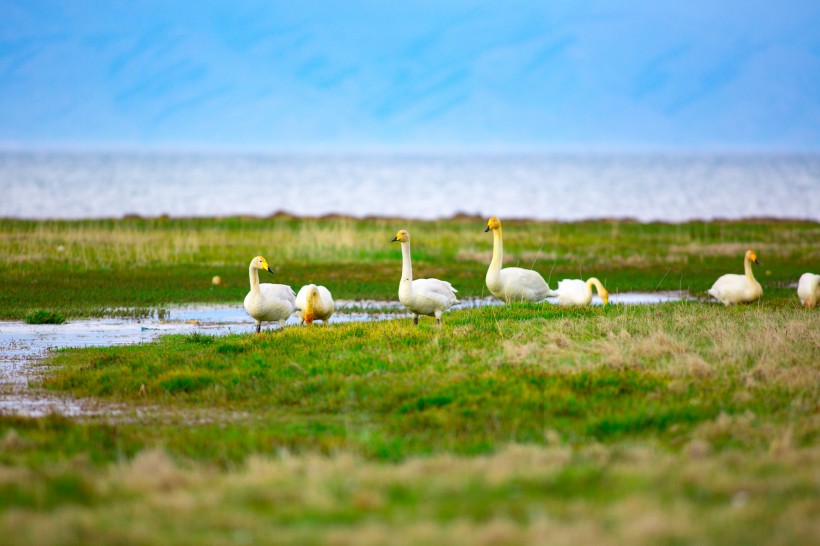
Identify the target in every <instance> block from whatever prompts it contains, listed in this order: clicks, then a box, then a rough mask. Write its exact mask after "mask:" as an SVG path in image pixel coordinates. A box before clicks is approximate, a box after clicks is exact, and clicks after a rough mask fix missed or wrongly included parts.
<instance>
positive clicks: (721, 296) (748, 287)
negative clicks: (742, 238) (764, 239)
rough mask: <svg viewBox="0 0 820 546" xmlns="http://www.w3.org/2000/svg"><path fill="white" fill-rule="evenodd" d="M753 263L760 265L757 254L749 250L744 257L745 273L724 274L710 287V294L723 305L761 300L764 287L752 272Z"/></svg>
mask: <svg viewBox="0 0 820 546" xmlns="http://www.w3.org/2000/svg"><path fill="white" fill-rule="evenodd" d="M752 263H756V264H758V265H760V262H758V261H757V254H755V253H754V252H753V251H751V250H747V251H746V255H745V256H744V257H743V269H744V271H745V274H744V275H735V274H732V273H729V274H726V275H723V276H722V277H720V278H719V279H718V280H716V281H715V284H713V285H712V288H710V289H709V294H710V295H711V296H712V297H713V298H715V299H716V300H718V301H719V302H720V303H722V304H723V305H732V304H735V303H751V302H753V301H757V300H759V299H760V297H761V296H762V295H763V288H762V287H761V286H760V283H759V282H757V280H755V276H754V274H753V273H752Z"/></svg>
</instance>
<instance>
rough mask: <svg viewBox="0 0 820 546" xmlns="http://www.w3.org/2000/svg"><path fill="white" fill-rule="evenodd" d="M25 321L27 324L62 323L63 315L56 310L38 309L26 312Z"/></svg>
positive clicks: (63, 320)
mask: <svg viewBox="0 0 820 546" xmlns="http://www.w3.org/2000/svg"><path fill="white" fill-rule="evenodd" d="M25 321H26V323H27V324H63V323H64V322H65V317H64V316H63V315H62V314H61V313H58V312H57V311H46V310H43V309H38V310H37V311H31V312H30V313H28V314H27V315H26V318H25Z"/></svg>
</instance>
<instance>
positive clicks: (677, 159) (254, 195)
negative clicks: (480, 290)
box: [0, 152, 820, 221]
mask: <svg viewBox="0 0 820 546" xmlns="http://www.w3.org/2000/svg"><path fill="white" fill-rule="evenodd" d="M0 195H2V196H3V197H2V199H0V217H16V218H86V217H115V218H116V217H121V216H123V215H126V214H139V215H143V216H157V215H161V214H168V215H171V216H225V215H233V214H250V215H257V216H267V215H269V214H271V213H274V212H276V211H287V212H290V213H293V214H297V215H321V214H329V213H342V214H348V215H353V216H367V215H379V216H403V217H413V218H440V217H448V216H452V215H453V214H456V213H459V212H464V213H469V214H479V215H481V216H489V215H492V214H494V215H498V216H500V217H502V218H512V217H528V218H537V219H549V220H578V219H587V218H602V217H616V218H635V219H638V220H642V221H650V220H667V221H683V220H689V219H713V218H743V217H761V216H766V217H777V218H802V219H810V220H815V221H817V220H820V154H802V155H799V154H792V155H786V154H782V155H772V154H769V155H765V154H757V155H754V154H722V155H721V154H694V155H682V154H643V155H641V154H625V155H624V154H621V155H616V154H609V155H607V154H540V155H539V154H531V155H498V154H495V155H416V156H411V155H395V156H391V155H372V156H363V155H362V156H319V155H315V156H309V155H239V154H236V155H228V154H171V153H44V152H43V153H34V152H31V153H29V152H25V153H23V152H20V153H18V152H0Z"/></svg>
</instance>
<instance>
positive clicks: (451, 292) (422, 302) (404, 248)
mask: <svg viewBox="0 0 820 546" xmlns="http://www.w3.org/2000/svg"><path fill="white" fill-rule="evenodd" d="M396 241H398V242H400V243H401V282H400V283H399V301H400V302H401V304H402V305H404V306H405V307H406V308H407V309H408V310H409V311H410V312H411V313H413V323H414V324H418V323H419V315H425V316H435V317H436V323H437V324H438V325H439V326H441V315H442V314H443V313H444V311H446V310H447V309H449V308H450V307H452V306H453V305H455V304H457V303H459V301H458V299H456V294H455V293H456V292H457V290H456V289H455V288H453V285H451V284H450V283H449V282H447V281H440V280H438V279H416V280H413V266H412V264H411V263H410V234H409V233H407V232H406V231H405V230H401V231H399V232H398V233H397V234H396V236H395V237H393V240H392V241H390V242H391V243H395V242H396Z"/></svg>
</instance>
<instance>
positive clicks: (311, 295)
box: [305, 288, 318, 316]
mask: <svg viewBox="0 0 820 546" xmlns="http://www.w3.org/2000/svg"><path fill="white" fill-rule="evenodd" d="M316 296H318V290H317V289H316V288H312V289H311V290H310V292H308V297H307V298H306V301H305V313H306V314H308V315H311V316H312V315H313V314H314V309H315V308H316Z"/></svg>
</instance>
